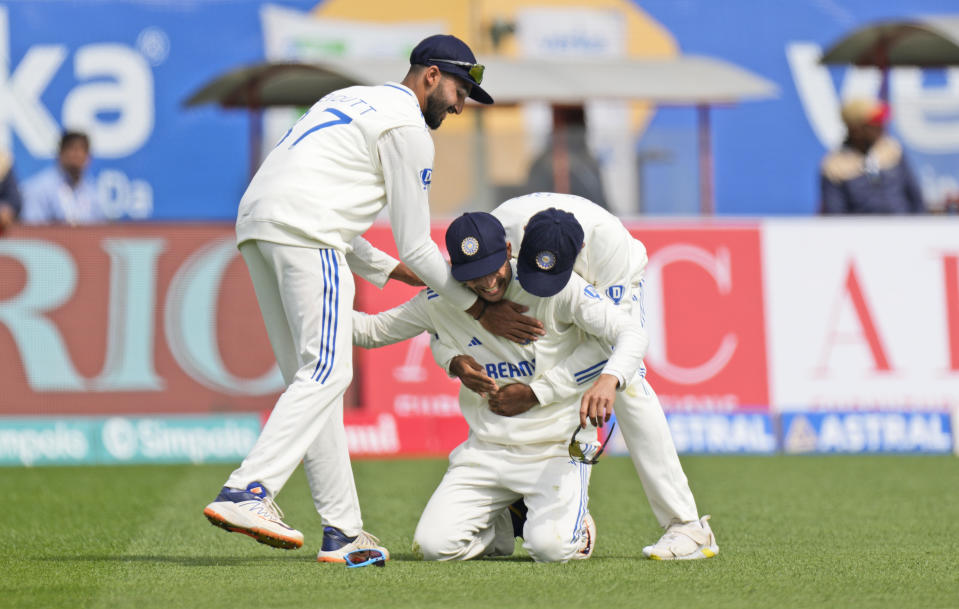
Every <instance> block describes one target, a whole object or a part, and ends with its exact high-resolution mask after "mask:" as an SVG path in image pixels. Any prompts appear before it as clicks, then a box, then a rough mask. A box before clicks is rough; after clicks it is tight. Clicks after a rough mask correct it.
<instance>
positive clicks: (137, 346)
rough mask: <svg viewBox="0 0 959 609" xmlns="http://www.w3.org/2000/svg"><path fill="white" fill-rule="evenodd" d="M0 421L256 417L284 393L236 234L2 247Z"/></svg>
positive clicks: (149, 234) (225, 230)
mask: <svg viewBox="0 0 959 609" xmlns="http://www.w3.org/2000/svg"><path fill="white" fill-rule="evenodd" d="M0 370H2V375H3V391H2V392H0V415H6V416H9V415H80V414H84V415H94V414H96V415H102V414H111V413H137V414H139V413H151V414H161V413H187V412H204V413H209V412H237V411H260V410H263V409H265V408H269V407H270V406H272V404H273V402H274V401H275V399H276V396H277V395H278V394H279V392H280V391H281V390H282V379H281V377H280V376H279V373H278V370H277V369H275V361H274V359H273V354H272V351H271V349H270V344H269V340H268V338H267V335H266V330H265V328H264V326H263V322H262V321H261V319H260V315H259V311H258V310H257V304H256V299H255V298H254V297H253V286H252V284H251V282H250V278H249V275H248V274H247V271H246V268H245V266H244V264H243V261H242V260H241V259H240V256H239V252H238V251H237V249H236V246H235V243H234V233H233V228H232V226H228V225H223V224H216V225H182V224H180V225H162V224H150V225H135V224H127V225H118V226H104V227H83V228H27V227H17V228H15V229H14V230H12V231H10V232H9V233H7V234H6V235H5V236H4V238H3V239H0Z"/></svg>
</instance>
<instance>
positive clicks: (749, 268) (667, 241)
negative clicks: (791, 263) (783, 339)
mask: <svg viewBox="0 0 959 609" xmlns="http://www.w3.org/2000/svg"><path fill="white" fill-rule="evenodd" d="M630 228H631V232H632V233H633V235H634V236H636V238H638V239H639V240H641V241H642V242H643V243H644V244H645V245H646V248H647V250H648V253H649V266H648V267H647V273H646V278H647V284H648V285H647V294H646V298H647V303H648V305H647V308H648V309H649V311H650V315H649V317H650V318H651V319H650V320H649V321H648V323H647V328H648V332H649V334H650V339H651V340H650V349H649V354H648V356H647V358H646V366H647V368H648V371H649V373H648V379H649V382H650V384H651V385H652V386H653V388H654V389H655V390H656V392H657V393H658V394H659V397H660V400H661V402H662V403H663V406H664V408H665V409H667V410H700V411H701V410H721V411H731V410H740V409H746V410H756V409H760V410H766V409H768V404H769V387H768V382H767V374H766V370H767V362H766V335H765V321H764V304H763V280H762V279H763V278H762V256H761V253H762V252H761V247H760V238H759V235H760V231H759V226H758V225H756V224H750V225H741V226H740V225H737V226H731V225H720V226H702V225H697V226H694V227H689V226H674V227H670V226H655V225H654V226H649V225H646V224H642V225H639V224H635V225H631V226H630Z"/></svg>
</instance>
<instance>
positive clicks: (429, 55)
mask: <svg viewBox="0 0 959 609" xmlns="http://www.w3.org/2000/svg"><path fill="white" fill-rule="evenodd" d="M410 65H421V66H436V67H437V68H439V69H440V71H442V72H446V73H447V74H452V75H453V76H459V77H460V78H462V79H463V80H465V81H466V82H468V83H470V84H472V85H473V88H472V89H471V90H470V97H472V98H473V99H475V100H476V101H478V102H479V103H481V104H491V103H493V98H492V97H490V95H489V93H487V92H486V91H484V90H483V88H482V87H480V83H482V82H483V70H484V67H483V66H482V65H479V64H477V63H476V56H475V55H473V51H471V50H470V48H469V46H467V44H466V43H465V42H463V41H462V40H460V39H459V38H457V37H456V36H451V35H449V34H436V35H435V36H430V37H428V38H424V39H423V40H421V41H420V43H419V44H418V45H416V46H415V47H413V52H412V53H410Z"/></svg>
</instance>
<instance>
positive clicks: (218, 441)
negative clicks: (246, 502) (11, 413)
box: [0, 414, 260, 466]
mask: <svg viewBox="0 0 959 609" xmlns="http://www.w3.org/2000/svg"><path fill="white" fill-rule="evenodd" d="M259 434H260V418H259V416H258V415H255V414H237V415H216V416H180V417H123V416H116V417H74V418H66V417H65V418H54V417H28V418H13V417H0V466H3V465H26V466H33V465H94V464H96V465H106V464H122V463H234V462H239V461H241V460H242V459H243V458H244V457H245V456H246V454H247V453H248V452H249V451H250V449H251V448H252V447H253V444H254V442H256V438H257V436H258V435H259Z"/></svg>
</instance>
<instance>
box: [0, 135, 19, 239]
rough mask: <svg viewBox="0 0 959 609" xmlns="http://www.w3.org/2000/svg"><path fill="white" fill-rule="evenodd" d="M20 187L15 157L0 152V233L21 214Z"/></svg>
mask: <svg viewBox="0 0 959 609" xmlns="http://www.w3.org/2000/svg"><path fill="white" fill-rule="evenodd" d="M20 204H21V202H20V188H19V187H18V186H17V177H16V176H15V175H14V173H13V159H12V158H10V155H9V154H7V153H5V152H0V234H2V233H3V231H5V230H7V229H8V228H9V227H10V225H11V224H13V223H14V221H16V219H17V216H19V215H20Z"/></svg>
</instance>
